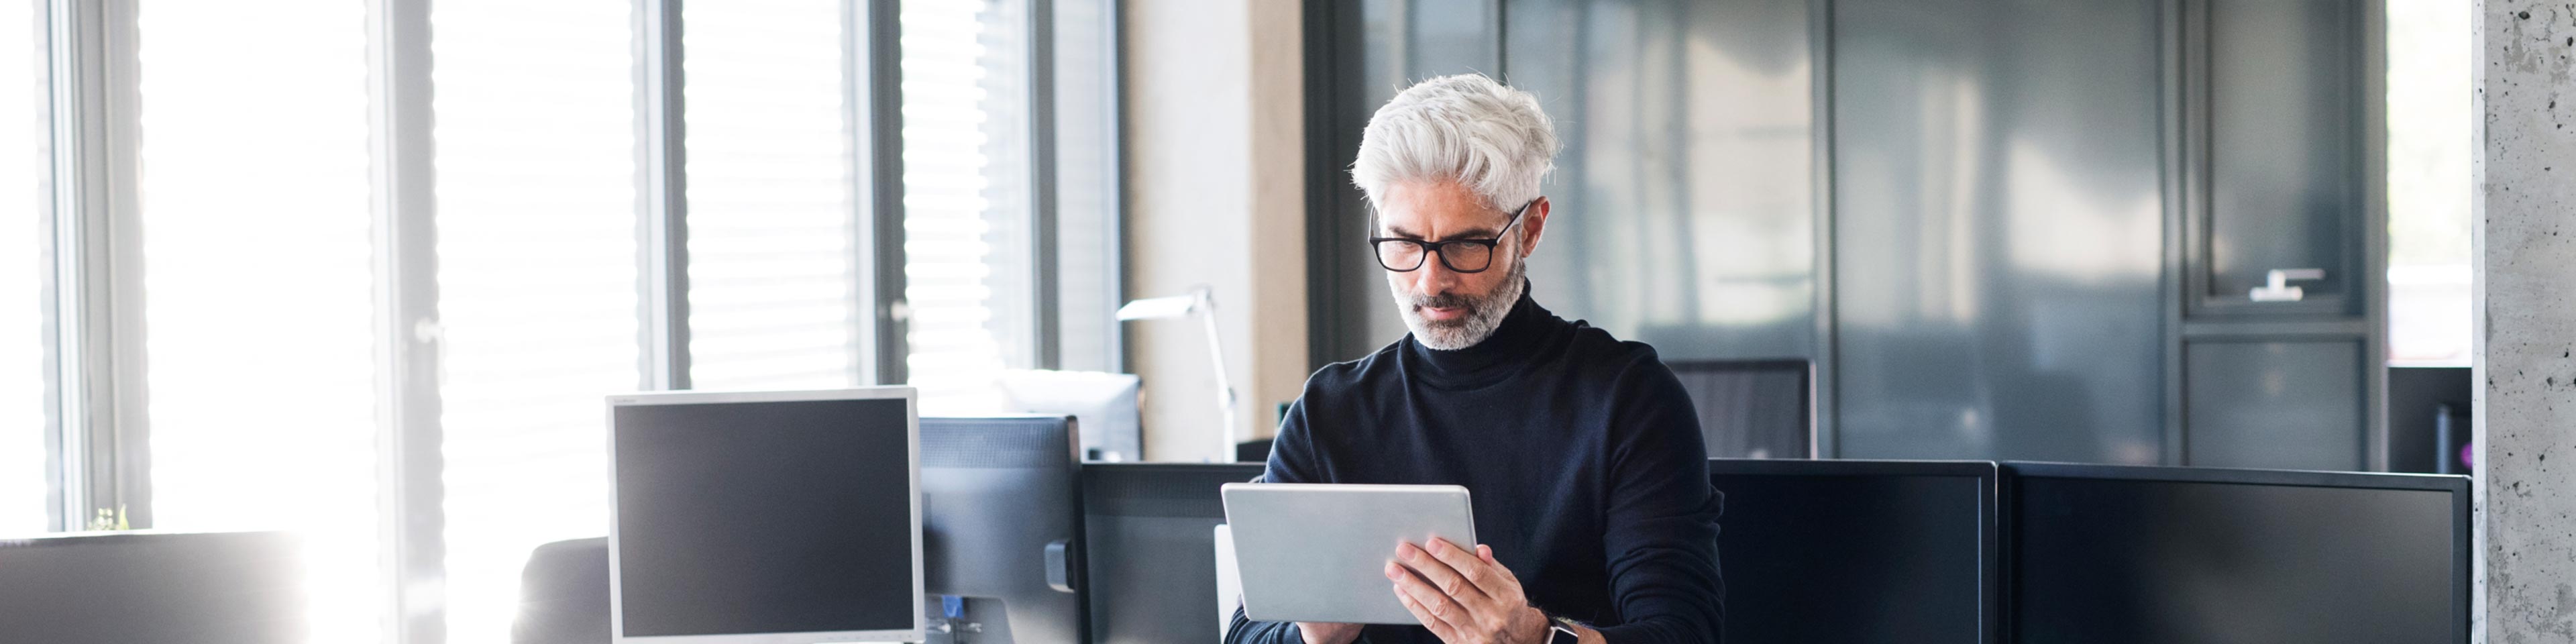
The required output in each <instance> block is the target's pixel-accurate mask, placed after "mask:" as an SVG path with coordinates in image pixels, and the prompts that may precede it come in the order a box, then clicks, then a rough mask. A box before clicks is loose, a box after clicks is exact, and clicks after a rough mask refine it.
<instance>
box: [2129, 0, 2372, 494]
mask: <svg viewBox="0 0 2576 644" xmlns="http://www.w3.org/2000/svg"><path fill="white" fill-rule="evenodd" d="M2182 6H2183V23H2184V29H2183V33H2182V35H2183V52H2184V61H2183V65H2184V69H2185V72H2186V73H2185V74H2183V75H2182V79H2183V82H2182V87H2183V99H2184V101H2183V106H2184V109H2185V115H2186V118H2185V119H2184V134H2185V138H2184V145H2185V149H2186V150H2187V151H2188V153H2187V159H2189V160H2190V161H2192V163H2188V164H2187V165H2186V167H2187V168H2188V170H2187V171H2186V172H2185V173H2184V177H2185V189H2184V192H2185V194H2186V199H2185V201H2184V203H2185V209H2184V213H2183V217H2184V228H2183V230H2184V240H2183V243H2184V257H2183V266H2182V275H2183V280H2182V287H2183V293H2182V296H2183V310H2182V317H2181V319H2180V322H2181V325H2180V326H2181V328H2180V329H2179V330H2180V333H2179V338H2178V339H2179V341H2180V343H2181V345H2182V346H2181V351H2182V359H2181V360H2179V361H2177V362H2178V365H2177V366H2176V367H2175V368H2178V369H2179V373H2178V374H2177V378H2178V380H2180V381H2181V384H2182V387H2181V391H2180V392H2178V393H2179V394H2180V396H2179V399H2178V400H2177V401H2175V402H2176V404H2177V406H2178V407H2179V408H2180V410H2181V412H2182V413H2180V414H2178V416H2177V417H2176V418H2175V419H2174V422H2176V427H2175V428H2174V429H2175V430H2176V433H2177V434H2178V438H2179V440H2178V441H2176V442H2177V443H2178V444H2177V445H2173V446H2171V449H2170V450H2169V457H2172V458H2176V459H2178V460H2179V461H2181V462H2182V463H2184V464H2188V465H2217V466H2239V467H2284V468H2297V469H2337V470H2345V469H2382V468H2384V467H2385V465H2386V448H2385V445H2384V442H2385V441H2384V440H2383V439H2382V438H2381V437H2382V436H2384V434H2385V431H2384V430H2383V429H2381V428H2382V427H2383V426H2384V423H2385V420H2384V419H2383V418H2381V416H2383V415H2384V412H2382V411H2379V410H2380V405H2379V404H2378V402H2377V401H2378V400H2379V399H2380V398H2381V397H2382V396H2383V395H2384V394H2383V393H2382V391H2383V390H2384V387H2385V385H2384V380H2385V375H2384V373H2383V370H2382V369H2380V364H2381V363H2382V362H2383V361H2384V358H2383V355H2384V353H2385V350H2384V349H2383V348H2382V347H2383V345H2382V342H2381V337H2382V336H2383V334H2384V332H2383V331H2382V328H2383V325H2382V323H2381V320H2382V318H2383V317H2384V315H2385V313H2384V307H2385V305H2384V304H2382V303H2380V302H2379V297H2380V296H2379V291H2380V290H2381V289H2380V288H2379V285H2380V284H2382V283H2383V282H2384V279H2383V278H2382V277H2381V275H2382V274H2383V273H2384V271H2385V269H2384V265H2385V263H2386V262H2385V260H2384V259H2382V257H2381V256H2382V254H2383V253H2384V251H2383V250H2382V249H2383V248H2384V243H2385V242H2384V239H2383V238H2384V236H2385V235H2384V233H2382V232H2381V230H2380V229H2381V228H2382V227H2384V225H2385V224H2384V222H2385V221H2386V218H2385V215H2384V213H2383V212H2382V205H2381V204H2382V203H2383V200H2384V198H2383V196H2384V189H2383V188H2382V187H2381V185H2382V183H2383V182H2382V181H2380V180H2379V179H2378V177H2380V176H2381V168H2382V167H2384V164H2383V163H2382V161H2381V160H2380V158H2379V155H2380V154H2381V150H2382V149H2383V148H2384V145H2383V143H2382V141H2381V138H2382V135H2381V134H2380V131H2381V128H2379V127H2378V126H2377V125H2378V124H2379V123H2381V122H2383V120H2382V118H2381V116H2380V114H2381V113H2382V112H2381V109H2382V108H2381V105H2382V104H2384V102H2385V100H2384V98H2383V97H2382V96H2381V93H2382V89H2381V88H2382V87H2383V83H2382V82H2381V81H2380V80H2379V79H2380V78H2381V76H2382V75H2383V74H2384V73H2385V72H2384V70H2385V64H2384V62H2383V61H2382V60H2381V59H2380V54H2379V51H2380V42H2381V40H2382V39H2380V38H2378V37H2376V36H2374V34H2376V33H2378V32H2377V31H2376V30H2377V29H2379V28H2380V27H2379V24H2380V21H2381V14H2380V9H2379V8H2378V5H2377V4H2376V3H2371V2H2363V1H2358V0H2186V1H2185V2H2184V3H2183V5H2182Z"/></svg>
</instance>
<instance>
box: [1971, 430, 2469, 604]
mask: <svg viewBox="0 0 2576 644" xmlns="http://www.w3.org/2000/svg"><path fill="white" fill-rule="evenodd" d="M2005 469H2006V471H2007V473H2008V477H2007V482H2006V490H2007V491H2006V497H2007V498H2008V499H2010V500H2009V501H2008V506H2009V507H2008V508H2007V524H2008V525H2009V526H2010V528H2009V529H2008V530H2007V536H2006V538H2007V541H2008V543H2009V544H2010V547H2009V550H2010V555H2009V556H2010V557H2011V559H2012V566H2011V568H2012V570H2013V578H2012V587H2013V600H2012V611H2011V612H2012V615H2013V623H2014V627H2013V630H2014V638H2013V639H2014V641H2018V642H2095V643H2100V644H2124V643H2130V642H2138V643H2145V642H2211V643H2218V644H2225V643H2230V642H2336V643H2347V642H2357V643H2365V644H2366V643H2371V642H2390V643H2396V642H2407V643H2420V642H2467V641H2469V501H2470V499H2469V485H2468V479H2467V478H2464V477H2458V476H2440V475H2421V474H2366V473H2352V472H2285V471H2271V470H2225V469H2211V468H2154V467H2118V466H2105V465H2048V464H2027V463H2008V464H2006V465H2005Z"/></svg>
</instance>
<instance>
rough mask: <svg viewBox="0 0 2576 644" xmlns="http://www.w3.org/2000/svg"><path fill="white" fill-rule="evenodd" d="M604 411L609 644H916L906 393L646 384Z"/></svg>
mask: <svg viewBox="0 0 2576 644" xmlns="http://www.w3.org/2000/svg"><path fill="white" fill-rule="evenodd" d="M608 405H609V432H608V435H609V483H610V489H611V497H612V499H613V501H614V502H613V503H612V504H611V513H610V517H609V518H610V521H609V538H608V543H609V577H610V579H609V590H610V595H609V606H610V611H611V620H610V626H611V627H613V630H614V633H615V636H616V637H617V641H619V642H649V643H669V644H806V643H812V642H849V641H880V642H882V641H900V642H919V641H921V640H922V636H923V631H924V629H925V626H926V625H925V623H924V622H925V618H924V612H923V610H924V605H923V604H924V603H923V601H922V556H921V553H922V544H921V510H922V499H921V479H920V473H921V466H920V463H921V433H920V427H919V424H918V422H917V413H918V412H916V411H915V407H914V393H913V390H912V389H911V388H909V387H874V388H863V389H843V390H831V391H791V392H743V393H730V392H728V393H696V392H679V393H652V394H626V395H619V396H611V397H609V399H608Z"/></svg>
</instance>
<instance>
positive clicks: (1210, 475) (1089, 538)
mask: <svg viewBox="0 0 2576 644" xmlns="http://www.w3.org/2000/svg"><path fill="white" fill-rule="evenodd" d="M1262 471H1263V466H1262V464H1260V463H1229V464H1182V463H1086V464H1084V465H1083V466H1082V512H1083V538H1084V540H1085V541H1084V543H1083V545H1084V547H1085V549H1086V552H1085V554H1086V555H1087V556H1086V557H1085V559H1087V560H1088V566H1087V569H1088V570H1089V571H1090V573H1091V575H1090V577H1088V578H1086V579H1085V580H1084V581H1085V583H1086V584H1087V585H1086V586H1085V589H1086V590H1087V591H1088V592H1089V594H1090V602H1091V641H1092V642H1093V644H1166V643H1169V642H1216V641H1220V640H1221V639H1222V638H1223V637H1224V632H1223V631H1221V630H1219V629H1218V627H1217V624H1216V622H1214V621H1212V620H1210V619H1209V616H1211V615H1215V614H1216V613H1217V604H1218V601H1217V573H1216V526H1217V525H1218V524H1221V523H1225V500H1224V499H1223V497H1220V496H1218V495H1217V488H1219V487H1220V486H1223V485H1225V484H1227V483H1241V482H1245V481H1250V480H1253V479H1256V478H1260V477H1261V474H1262Z"/></svg>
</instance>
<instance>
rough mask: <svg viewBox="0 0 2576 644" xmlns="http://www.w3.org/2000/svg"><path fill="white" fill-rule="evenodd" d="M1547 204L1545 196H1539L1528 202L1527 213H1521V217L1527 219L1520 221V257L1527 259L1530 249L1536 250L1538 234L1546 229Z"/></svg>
mask: <svg viewBox="0 0 2576 644" xmlns="http://www.w3.org/2000/svg"><path fill="white" fill-rule="evenodd" d="M1549 205H1550V204H1549V203H1548V201H1547V197H1539V198H1538V201H1537V202H1536V203H1532V204H1530V208H1529V214H1525V215H1521V216H1522V217H1526V218H1528V220H1527V221H1523V222H1521V229H1520V233H1521V257H1522V258H1523V259H1527V258H1528V257H1529V256H1530V252H1531V251H1535V250H1538V238H1539V235H1540V234H1542V233H1544V232H1546V230H1547V210H1548V206H1549Z"/></svg>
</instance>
